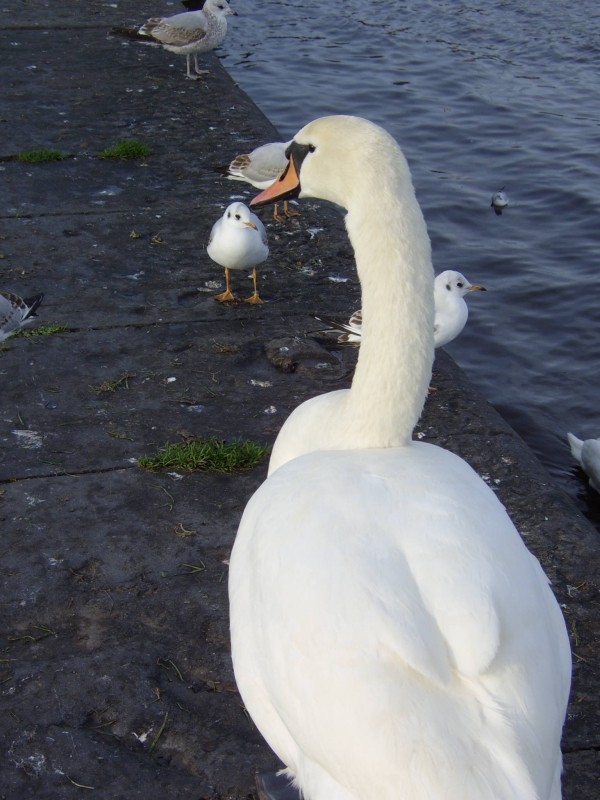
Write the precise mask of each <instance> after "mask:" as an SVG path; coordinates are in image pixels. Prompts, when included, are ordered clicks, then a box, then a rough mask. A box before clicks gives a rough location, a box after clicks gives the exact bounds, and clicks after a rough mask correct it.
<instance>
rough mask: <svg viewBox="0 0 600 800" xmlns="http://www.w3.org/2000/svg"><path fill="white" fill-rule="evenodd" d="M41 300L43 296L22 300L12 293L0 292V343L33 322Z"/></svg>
mask: <svg viewBox="0 0 600 800" xmlns="http://www.w3.org/2000/svg"><path fill="white" fill-rule="evenodd" d="M43 299H44V295H43V294H36V295H35V296H34V297H26V298H23V297H19V295H18V294H13V293H12V292H0V342H3V341H4V340H5V339H8V337H9V336H12V335H13V334H15V333H18V332H19V331H20V330H21V328H23V327H24V326H25V325H29V324H30V323H31V322H33V317H35V316H36V313H35V312H36V311H37V309H38V307H39V305H40V303H41V302H42V300H43Z"/></svg>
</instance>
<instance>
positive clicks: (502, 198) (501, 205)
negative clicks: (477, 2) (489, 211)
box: [491, 186, 508, 216]
mask: <svg viewBox="0 0 600 800" xmlns="http://www.w3.org/2000/svg"><path fill="white" fill-rule="evenodd" d="M507 205H508V197H507V196H506V192H505V191H504V186H503V187H502V189H500V191H498V192H494V194H493V195H492V202H491V206H492V208H493V209H494V212H495V213H496V214H497V216H500V214H502V212H503V210H504V209H505V208H506V206H507Z"/></svg>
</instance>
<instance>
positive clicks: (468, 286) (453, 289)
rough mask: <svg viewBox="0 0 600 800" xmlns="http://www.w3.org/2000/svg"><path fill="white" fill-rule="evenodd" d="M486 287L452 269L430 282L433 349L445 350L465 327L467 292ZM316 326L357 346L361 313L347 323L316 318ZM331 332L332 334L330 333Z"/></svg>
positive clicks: (360, 332)
mask: <svg viewBox="0 0 600 800" xmlns="http://www.w3.org/2000/svg"><path fill="white" fill-rule="evenodd" d="M485 291H486V289H485V286H479V285H476V284H473V283H469V281H468V280H467V279H466V278H465V276H464V275H463V274H462V273H460V272H456V270H453V269H447V270H445V271H444V272H440V274H439V275H437V276H436V278H435V280H434V282H433V298H434V302H435V322H434V326H433V341H434V345H435V347H444V346H445V345H447V344H449V343H450V342H451V341H453V339H456V337H457V336H458V334H459V333H461V332H462V330H463V328H464V327H465V325H466V324H467V319H468V318H469V307H468V306H467V304H466V302H465V296H466V295H467V294H468V293H469V292H485ZM317 319H318V320H319V322H327V324H328V325H332V326H333V328H334V329H335V330H338V331H342V333H341V334H340V335H339V336H338V339H337V340H338V342H339V343H340V344H353V345H355V346H357V345H359V344H360V341H361V338H362V311H361V310H360V309H359V310H358V311H355V312H354V314H352V316H351V317H350V319H349V320H348V322H336V321H335V320H332V319H327V318H326V319H323V318H321V317H317ZM332 332H334V331H332Z"/></svg>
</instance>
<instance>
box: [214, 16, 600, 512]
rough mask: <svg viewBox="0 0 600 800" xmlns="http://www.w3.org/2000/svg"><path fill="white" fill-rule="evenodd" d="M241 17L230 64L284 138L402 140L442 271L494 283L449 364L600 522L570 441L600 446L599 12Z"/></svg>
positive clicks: (230, 42) (596, 500)
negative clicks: (372, 126)
mask: <svg viewBox="0 0 600 800" xmlns="http://www.w3.org/2000/svg"><path fill="white" fill-rule="evenodd" d="M232 5H233V6H234V7H235V8H236V9H237V11H238V13H239V15H240V16H239V17H237V18H233V19H231V25H230V30H229V33H228V37H227V39H226V41H225V44H224V45H223V47H222V52H223V54H224V58H223V63H224V65H225V67H226V68H227V69H228V71H229V72H230V73H231V74H232V76H233V77H234V78H235V79H236V80H237V81H238V83H239V84H240V85H241V87H242V88H243V89H244V90H245V91H246V92H247V93H248V94H249V95H250V96H251V97H252V99H253V100H254V101H255V102H256V104H257V105H258V106H259V107H260V108H261V109H262V110H263V111H264V112H265V114H266V115H267V116H268V117H269V118H270V119H271V121H272V122H273V123H274V124H275V125H276V126H277V127H278V128H279V130H280V131H281V133H282V134H283V135H284V136H285V138H291V137H292V136H293V134H294V133H295V132H296V131H297V130H298V129H299V128H301V127H302V126H303V125H305V124H306V123H307V122H308V121H310V120H311V119H313V118H315V117H319V116H323V115H325V114H332V113H333V114H339V113H342V114H356V115H359V116H364V117H367V118H369V119H371V120H373V121H374V122H376V123H378V124H380V125H382V126H383V127H385V128H386V129H387V130H388V131H389V132H390V133H391V134H392V135H393V136H395V137H396V139H397V140H398V141H399V142H400V144H401V146H402V148H403V150H404V152H405V154H406V156H407V158H408V160H409V163H410V164H411V169H412V173H413V179H414V182H415V186H416V189H417V195H418V197H419V201H420V203H421V206H422V208H423V211H424V213H425V218H426V220H427V223H428V226H429V232H430V236H431V239H432V243H433V253H434V265H435V268H436V271H437V272H440V271H442V270H443V269H459V270H460V271H461V272H464V274H465V275H466V276H467V278H469V280H471V282H473V283H482V284H484V285H485V286H486V287H487V288H488V292H487V294H477V295H476V296H474V297H472V298H470V310H471V314H470V318H469V323H468V325H467V327H466V329H465V331H464V332H463V333H462V335H461V336H460V337H459V338H458V339H456V340H455V342H453V343H452V344H451V345H449V346H448V351H449V352H450V353H451V354H452V355H453V357H454V358H455V359H456V360H457V361H458V363H459V364H460V365H461V366H462V367H463V368H464V369H465V370H466V372H467V373H468V375H469V377H470V378H471V380H472V381H473V383H474V384H475V385H477V386H478V387H479V388H480V389H481V390H482V392H483V394H485V396H486V397H487V398H488V400H489V401H490V402H491V403H493V405H494V406H495V407H496V408H498V410H499V411H500V412H501V413H502V415H503V416H504V417H505V418H506V419H507V420H508V422H509V423H510V424H511V425H512V426H513V427H514V428H515V429H516V430H517V431H518V432H519V433H520V434H521V435H522V436H523V438H524V439H525V440H526V441H527V442H528V444H529V445H530V446H531V448H532V449H533V450H534V452H535V453H536V454H537V455H538V457H539V458H540V460H541V461H542V463H543V464H544V465H545V467H546V468H547V469H548V471H549V472H550V474H551V475H552V476H553V477H554V478H555V480H556V481H557V482H558V483H559V484H560V485H561V486H562V487H563V488H564V489H565V490H566V491H567V492H568V493H569V494H570V495H571V497H572V498H573V499H574V500H575V502H576V503H577V504H578V506H579V508H580V509H581V510H582V511H583V512H584V513H586V514H587V515H588V516H590V517H591V518H593V519H594V520H595V521H596V523H597V524H598V525H599V526H600V497H598V495H596V494H595V493H594V492H593V491H589V490H587V488H586V484H585V482H584V480H583V478H582V475H581V473H580V472H579V471H578V470H576V469H575V468H574V462H573V460H572V458H571V454H570V451H569V449H568V446H567V443H566V433H567V431H569V430H570V431H572V432H573V433H575V434H576V435H578V436H580V437H581V438H590V437H594V438H595V437H598V436H600V413H599V411H600V409H599V408H598V388H599V383H600V381H599V378H598V362H599V358H600V147H599V141H600V70H599V66H600V6H599V5H598V3H597V0H580V1H579V2H577V3H571V2H557V1H555V0H545V2H544V3H532V2H530V0H521V1H517V0H507V1H506V2H501V1H499V0H496V1H495V2H494V1H493V0H479V2H460V0H446V1H444V0H437V1H436V2H433V1H431V0H419V1H418V2H416V0H415V2H394V0H372V2H358V0H344V2H342V3H340V2H336V3H334V2H328V1H327V0H321V2H317V0H263V2H250V0H232ZM502 187H504V189H505V192H506V193H507V195H508V197H509V201H510V205H509V207H508V209H507V210H506V211H505V212H504V213H503V214H502V215H501V216H496V215H495V214H494V213H493V211H492V209H491V208H490V200H491V196H492V194H493V192H494V191H496V190H498V189H500V188H502ZM351 310H352V309H349V311H351Z"/></svg>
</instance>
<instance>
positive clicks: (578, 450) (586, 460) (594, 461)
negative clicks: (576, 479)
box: [567, 433, 600, 493]
mask: <svg viewBox="0 0 600 800" xmlns="http://www.w3.org/2000/svg"><path fill="white" fill-rule="evenodd" d="M567 439H568V440H569V446H570V448H571V454H572V455H573V458H574V459H575V461H577V463H578V464H579V466H580V467H581V469H582V470H583V471H584V472H585V474H586V475H587V476H588V478H589V480H590V486H591V487H592V488H593V489H595V490H596V491H597V492H598V493H600V439H585V441H584V440H583V439H578V438H577V436H575V435H574V434H572V433H567Z"/></svg>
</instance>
